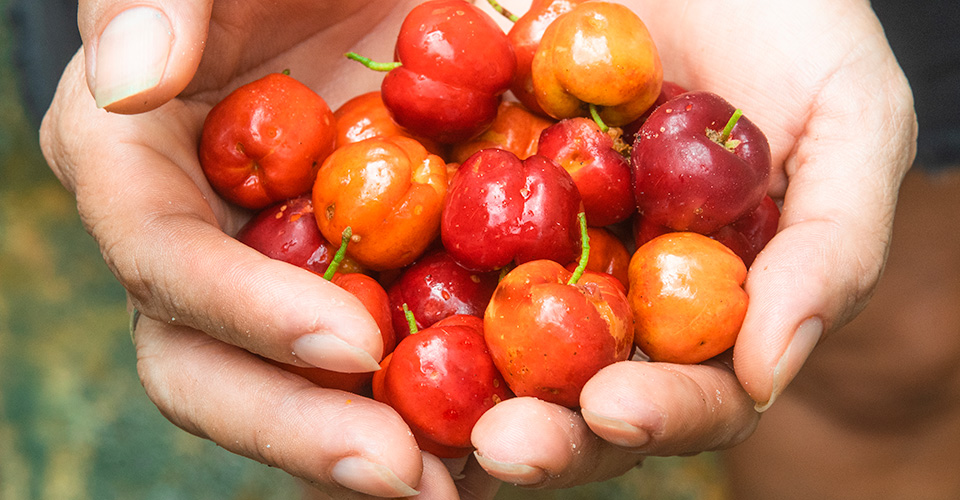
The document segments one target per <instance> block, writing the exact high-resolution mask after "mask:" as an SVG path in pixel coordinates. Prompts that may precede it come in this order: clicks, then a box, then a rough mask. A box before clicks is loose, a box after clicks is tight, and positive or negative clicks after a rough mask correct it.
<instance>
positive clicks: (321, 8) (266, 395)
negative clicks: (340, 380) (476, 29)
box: [41, 0, 497, 499]
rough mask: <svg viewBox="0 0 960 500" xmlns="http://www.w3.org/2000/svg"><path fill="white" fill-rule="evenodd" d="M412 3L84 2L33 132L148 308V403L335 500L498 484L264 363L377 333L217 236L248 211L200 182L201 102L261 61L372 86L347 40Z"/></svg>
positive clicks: (332, 296) (380, 411)
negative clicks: (69, 57) (57, 81)
mask: <svg viewBox="0 0 960 500" xmlns="http://www.w3.org/2000/svg"><path fill="white" fill-rule="evenodd" d="M412 3H413V2H406V3H403V2H390V3H382V2H314V1H311V2H305V1H296V0H289V1H286V2H279V3H276V2H275V3H274V4H271V6H270V7H269V8H266V7H262V6H261V3H260V2H256V1H247V2H230V3H227V2H212V1H193V2H155V3H153V4H152V5H153V7H145V6H143V4H142V3H140V2H129V1H124V0H114V1H108V2H102V1H100V2H93V1H89V2H88V1H81V2H80V4H79V25H80V28H81V33H82V35H83V37H84V40H85V48H84V49H83V50H81V51H80V52H79V53H78V54H77V56H76V57H75V58H74V60H73V61H72V62H71V63H70V65H69V67H68V68H67V69H66V71H65V73H64V75H63V78H62V81H61V85H60V88H59V90H58V94H57V96H56V98H55V100H54V103H53V104H52V106H51V108H50V110H49V112H48V114H47V116H46V118H45V120H44V124H43V127H42V131H41V136H42V145H43V150H44V154H45V156H46V158H47V160H48V162H49V163H50V166H51V168H52V169H53V171H54V172H55V173H56V175H57V176H58V177H59V179H60V180H61V182H62V183H63V184H64V186H65V187H67V188H68V189H69V190H71V191H72V192H73V193H74V194H75V195H76V198H77V206H78V210H79V212H80V215H81V218H82V220H83V223H84V225H85V226H86V228H87V230H88V231H89V232H90V233H91V234H92V235H93V237H94V238H95V239H96V241H97V242H98V244H99V245H100V248H101V251H102V253H103V256H104V259H105V261H106V262H107V264H108V265H109V267H110V268H111V270H112V271H113V272H114V274H115V275H116V276H117V278H118V280H119V281H120V282H121V284H122V285H123V286H124V287H125V288H126V289H127V291H128V294H129V298H130V302H131V303H132V305H133V306H134V307H135V308H136V309H137V310H138V311H139V312H140V313H142V315H141V316H140V320H139V321H138V324H137V327H136V335H135V340H136V345H137V352H138V370H139V373H140V375H141V379H142V382H143V385H144V387H145V388H146V391H147V394H148V395H149V396H150V398H151V399H152V400H153V401H154V402H155V403H156V405H157V406H158V408H159V409H160V411H161V412H162V413H163V414H164V415H166V416H167V417H168V418H169V419H170V420H171V421H172V422H173V423H175V424H176V425H178V426H180V427H182V428H184V429H186V430H188V431H189V432H191V433H194V434H196V435H199V436H204V437H206V438H209V439H211V440H213V441H215V442H216V443H218V444H219V445H220V446H222V447H224V448H225V449H228V450H230V451H232V452H235V453H238V454H241V455H245V456H248V457H251V458H253V459H255V460H258V461H261V462H264V463H267V464H270V465H272V466H276V467H279V468H282V469H284V470H286V471H287V472H289V473H291V474H293V475H295V476H297V477H300V478H302V479H304V480H305V481H307V482H308V483H310V484H311V485H312V487H311V490H313V492H314V493H316V494H326V495H329V496H331V497H334V498H367V497H368V495H376V496H393V497H395V496H406V495H410V494H412V493H413V492H414V490H413V488H417V489H418V490H419V491H420V494H421V495H420V498H444V499H446V498H452V497H453V496H455V495H456V493H453V491H455V489H456V488H457V486H458V484H459V485H466V487H467V488H469V489H470V491H471V492H473V493H472V495H474V494H475V495H474V496H473V497H475V498H489V497H492V495H493V491H495V485H496V484H497V483H496V482H495V481H493V480H491V479H490V478H489V477H488V476H487V475H486V474H484V473H482V471H480V470H479V468H478V467H473V469H468V470H467V472H466V473H465V474H464V475H463V478H462V479H459V480H458V484H454V481H453V480H452V476H451V475H450V474H449V473H448V472H447V469H446V467H445V466H444V464H443V463H442V462H441V461H439V460H438V459H436V458H434V457H431V456H429V455H426V454H421V453H420V452H419V450H418V449H417V448H416V445H415V442H414V440H413V438H412V437H411V435H410V432H409V429H408V428H407V427H406V425H405V424H404V423H403V422H402V420H401V419H400V418H399V416H398V415H397V414H396V413H395V412H393V411H392V410H391V409H389V408H388V407H387V406H385V405H382V404H380V403H376V402H374V401H372V400H369V399H366V398H362V397H359V396H355V395H350V394H347V393H343V392H339V391H333V390H326V389H322V388H317V387H315V386H311V385H309V384H307V383H306V382H305V381H304V380H302V379H300V378H299V377H296V376H292V375H291V374H289V373H287V372H285V371H283V370H281V369H279V368H276V367H274V366H272V365H270V364H268V363H266V362H265V361H263V360H262V358H263V357H265V358H271V359H274V360H278V361H282V362H284V363H289V364H296V365H300V366H320V367H323V368H327V369H333V370H339V371H347V372H357V371H370V370H372V369H375V368H376V367H377V364H376V362H377V361H378V360H379V359H380V356H381V354H382V353H381V349H382V343H381V337H380V334H379V332H378V330H377V327H376V325H375V323H374V322H373V319H372V318H370V316H369V314H368V313H367V312H366V311H365V309H364V308H363V306H362V305H361V304H360V302H359V301H358V300H357V299H356V298H355V297H353V296H352V295H350V294H348V293H346V292H344V291H343V290H342V289H339V288H338V287H336V286H334V285H332V284H330V283H329V282H328V281H326V280H323V279H321V278H320V277H318V276H315V275H314V274H312V273H309V272H306V271H303V270H302V269H298V268H296V267H294V266H291V265H288V264H284V263H281V262H279V261H273V260H271V259H268V258H266V257H264V256H263V255H260V254H259V253H257V252H256V251H253V250H252V249H250V248H248V247H246V246H244V245H242V244H240V243H238V242H237V241H236V240H234V239H233V238H232V237H231V236H230V235H233V234H236V232H237V230H238V229H239V228H240V227H241V225H242V224H243V223H244V222H245V221H246V220H247V219H248V218H249V216H250V214H249V213H248V212H245V211H243V210H240V209H238V208H236V207H234V206H232V205H230V204H228V203H226V202H225V201H224V200H223V199H221V198H220V197H219V196H217V194H216V193H215V192H214V191H213V190H212V189H211V188H210V186H209V184H208V183H207V182H206V180H205V179H204V177H203V174H202V172H201V169H200V166H199V164H198V160H197V141H198V138H199V135H200V134H199V132H200V129H201V125H202V123H203V120H204V117H205V116H206V114H207V112H208V111H209V109H210V108H211V107H212V105H213V104H214V103H216V102H218V101H219V100H220V99H221V98H222V97H223V96H225V95H226V94H227V93H228V92H229V91H231V90H232V89H234V88H236V87H237V86H239V85H241V84H243V83H246V82H248V81H251V80H253V79H255V78H257V77H259V76H262V75H263V74H265V73H267V72H275V71H280V70H283V69H289V70H290V72H291V74H292V75H295V76H296V78H297V79H298V80H300V81H303V82H305V83H307V84H308V85H310V86H311V87H312V88H313V89H314V90H316V91H318V93H319V94H320V95H322V96H323V97H324V98H325V99H326V100H327V101H328V103H329V104H330V105H331V106H332V107H335V106H337V105H338V104H339V103H340V102H342V101H344V100H346V98H348V97H352V96H353V95H356V94H359V93H361V92H363V91H367V90H372V89H374V88H376V85H377V83H378V81H379V78H380V75H377V74H375V73H373V72H370V71H368V70H366V69H364V68H361V67H360V66H359V65H356V64H355V63H352V62H350V61H347V60H346V59H345V58H344V57H343V56H342V55H343V53H344V52H346V51H347V50H350V49H357V50H363V51H364V52H365V53H369V54H371V55H373V56H375V57H380V58H383V59H387V58H388V57H389V54H390V50H391V48H392V40H391V38H392V37H394V36H395V34H396V32H397V28H398V26H399V23H400V21H401V20H402V18H403V15H404V14H405V12H406V11H407V10H409V8H410V6H411V4H412ZM204 53H205V54H209V55H208V56H204V57H202V56H203V54H204ZM92 96H96V100H94V98H93V97H92ZM101 108H105V109H106V110H109V111H110V112H107V111H104V109H101ZM471 470H472V471H475V472H474V473H471V472H470V471H471ZM458 478H459V476H458ZM357 492H360V493H357Z"/></svg>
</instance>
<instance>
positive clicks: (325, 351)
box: [293, 333, 380, 373]
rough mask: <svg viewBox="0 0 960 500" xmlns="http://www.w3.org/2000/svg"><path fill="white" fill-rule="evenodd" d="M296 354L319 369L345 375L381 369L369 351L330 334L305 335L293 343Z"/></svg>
mask: <svg viewBox="0 0 960 500" xmlns="http://www.w3.org/2000/svg"><path fill="white" fill-rule="evenodd" d="M293 350H294V354H295V355H296V356H297V357H298V358H300V360H301V361H304V362H306V363H309V364H311V365H313V366H316V367H318V368H324V369H326V370H333V371H337V372H343V373H365V372H372V371H376V370H379V369H380V364H379V363H377V360H376V359H374V358H373V356H371V355H370V353H368V352H367V351H365V350H363V349H361V348H359V347H356V346H353V345H350V344H348V343H347V342H346V341H344V340H343V339H341V338H339V337H337V336H335V335H333V334H329V333H312V334H308V335H304V336H302V337H300V338H298V339H297V340H295V341H294V342H293Z"/></svg>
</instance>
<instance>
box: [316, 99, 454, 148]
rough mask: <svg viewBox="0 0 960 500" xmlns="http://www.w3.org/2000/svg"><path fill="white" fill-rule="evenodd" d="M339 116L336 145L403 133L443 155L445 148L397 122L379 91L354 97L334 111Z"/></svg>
mask: <svg viewBox="0 0 960 500" xmlns="http://www.w3.org/2000/svg"><path fill="white" fill-rule="evenodd" d="M333 116H334V117H335V118H336V120H337V147H340V146H343V145H345V144H351V143H354V142H360V141H362V140H364V139H370V138H371V137H385V136H393V135H402V136H405V137H410V138H411V139H416V140H417V142H419V143H420V144H422V145H423V147H424V148H426V149H427V151H430V152H431V153H433V154H435V155H438V156H443V155H444V154H445V153H446V151H445V150H444V148H443V147H442V146H441V145H440V144H437V143H436V141H432V140H430V139H427V138H425V137H418V136H415V135H413V134H411V133H410V132H409V131H407V130H405V129H403V128H402V127H400V125H397V123H396V122H395V121H393V118H391V117H390V111H389V110H387V107H386V105H384V104H383V98H382V97H381V96H380V92H379V91H372V92H367V93H365V94H360V95H357V96H354V97H352V98H351V99H349V100H348V101H347V102H345V103H343V104H341V105H340V107H339V108H337V109H336V110H335V111H334V112H333Z"/></svg>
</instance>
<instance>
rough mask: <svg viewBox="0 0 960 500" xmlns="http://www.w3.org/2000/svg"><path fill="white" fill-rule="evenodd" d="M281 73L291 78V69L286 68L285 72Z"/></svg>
mask: <svg viewBox="0 0 960 500" xmlns="http://www.w3.org/2000/svg"><path fill="white" fill-rule="evenodd" d="M280 73H281V74H283V75H286V76H290V68H284V69H283V71H281V72H280Z"/></svg>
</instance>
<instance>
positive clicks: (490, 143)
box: [449, 101, 554, 163]
mask: <svg viewBox="0 0 960 500" xmlns="http://www.w3.org/2000/svg"><path fill="white" fill-rule="evenodd" d="M553 123H554V121H553V120H550V119H547V118H544V117H542V116H538V115H535V114H533V113H531V112H530V111H528V110H527V109H526V108H524V107H523V106H522V105H520V104H518V103H516V102H513V101H503V102H501V103H500V109H499V110H498V111H497V118H496V119H495V120H493V123H492V124H490V128H488V129H487V130H485V131H484V132H483V133H482V134H480V135H479V136H477V137H475V138H474V139H471V140H469V141H465V142H459V143H457V144H454V145H453V146H452V147H451V148H450V156H449V158H450V161H451V162H455V163H463V162H464V161H466V160H467V158H469V157H470V155H472V154H473V153H476V152H477V151H480V150H481V149H487V148H500V149H506V150H507V151H510V152H511V153H513V154H515V155H517V157H518V158H520V159H521V160H523V159H526V158H528V157H530V156H533V155H534V154H536V152H537V141H539V139H540V133H541V132H543V130H544V129H545V128H547V127H549V126H550V125H553Z"/></svg>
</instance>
